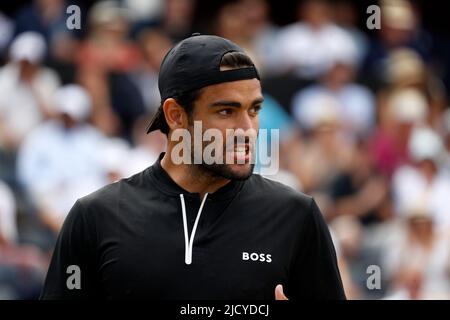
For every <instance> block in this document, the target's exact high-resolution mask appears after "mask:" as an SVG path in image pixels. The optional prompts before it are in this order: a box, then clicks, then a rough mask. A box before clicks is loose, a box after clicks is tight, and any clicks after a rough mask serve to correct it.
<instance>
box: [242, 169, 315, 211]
mask: <svg viewBox="0 0 450 320" xmlns="http://www.w3.org/2000/svg"><path fill="white" fill-rule="evenodd" d="M248 188H249V189H248V190H247V192H252V193H253V194H255V195H258V196H259V197H261V198H264V199H266V200H268V201H271V202H275V203H279V204H281V205H283V206H285V207H286V208H287V207H290V206H291V205H292V206H295V207H296V208H298V209H308V208H310V207H311V206H312V202H313V201H314V200H313V198H312V197H311V196H309V195H307V194H305V193H302V192H300V191H297V190H294V189H292V188H291V187H289V186H287V185H285V184H283V183H281V182H278V181H274V180H271V179H268V178H265V177H263V176H261V175H259V174H256V173H255V174H253V175H252V176H251V177H250V178H249V179H248Z"/></svg>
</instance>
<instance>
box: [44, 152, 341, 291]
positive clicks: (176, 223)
mask: <svg viewBox="0 0 450 320" xmlns="http://www.w3.org/2000/svg"><path fill="white" fill-rule="evenodd" d="M163 155H164V154H161V156H160V158H159V160H158V161H157V162H156V163H155V164H154V165H153V166H151V167H149V168H147V169H146V170H144V171H142V172H140V173H138V174H136V175H134V176H132V177H130V178H128V179H123V180H120V181H118V182H116V183H113V184H110V185H107V186H105V187H104V188H102V189H100V190H98V191H96V192H94V193H92V194H90V195H88V196H86V197H84V198H81V199H79V200H78V201H77V202H76V203H75V205H74V206H73V208H72V209H71V211H70V213H69V214H68V216H67V218H66V220H65V222H64V225H63V227H62V230H61V232H60V234H59V237H58V240H57V244H56V247H55V250H54V253H53V257H52V260H51V264H50V267H49V270H48V274H47V278H46V281H45V285H44V289H43V291H42V294H41V298H42V299H77V298H100V299H104V298H106V299H115V298H148V299H270V300H273V299H274V289H275V286H276V285H277V284H279V283H280V284H283V286H284V293H285V294H286V296H287V297H288V298H289V299H303V298H308V299H345V295H344V291H343V287H342V283H341V279H340V275H339V270H338V267H337V263H336V255H335V251H334V247H333V243H332V241H331V238H330V234H329V231H328V228H327V226H326V224H325V222H324V220H323V218H322V215H321V213H320V211H319V208H318V207H317V205H316V203H315V201H314V200H313V199H312V198H311V197H309V196H306V195H304V194H302V193H299V192H296V191H294V190H293V189H291V188H289V187H287V186H284V185H283V184H280V183H277V182H274V181H271V180H268V179H265V178H263V177H261V176H259V175H256V174H253V175H252V176H251V177H250V178H249V179H247V180H245V181H232V182H230V183H228V184H227V185H226V186H224V187H222V188H221V189H219V190H218V191H216V192H215V193H213V194H208V195H207V197H206V201H205V202H204V205H203V208H202V210H201V212H200V213H201V215H200V217H199V219H198V225H197V227H196V230H195V233H194V234H193V232H192V230H193V229H194V224H195V220H196V217H197V213H198V211H199V208H200V206H201V202H202V201H201V199H200V198H199V194H198V193H189V192H187V191H186V190H184V189H182V188H181V187H180V186H178V185H177V184H176V183H175V182H174V181H173V180H172V179H171V178H170V176H169V175H168V174H167V173H166V172H165V171H164V169H163V168H162V167H161V165H160V159H161V158H162V156H163ZM184 221H186V224H184ZM186 229H187V230H186ZM192 234H193V235H192ZM188 235H189V237H188ZM191 237H193V238H194V240H193V245H192V247H191V246H190V238H191ZM190 260H191V261H190ZM189 262H190V264H188V263H189ZM74 265H75V266H77V267H79V271H80V272H79V273H78V276H79V278H78V279H79V280H80V282H79V283H80V284H81V287H80V288H79V289H77V288H76V287H75V288H73V283H72V282H73V280H74V278H73V277H72V278H70V279H69V277H71V276H73V275H74V274H75V273H74V272H73V270H74V269H73V267H70V268H69V266H74ZM69 282H71V283H72V286H70V285H69V286H68V283H69ZM69 287H70V288H71V289H69Z"/></svg>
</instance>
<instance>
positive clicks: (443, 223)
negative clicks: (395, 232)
mask: <svg viewBox="0 0 450 320" xmlns="http://www.w3.org/2000/svg"><path fill="white" fill-rule="evenodd" d="M409 152H410V154H411V157H412V160H413V165H404V166H401V167H400V168H398V170H397V171H396V172H395V174H394V177H393V180H392V189H393V195H394V203H395V208H396V212H397V214H398V215H401V214H404V213H406V212H409V211H411V210H412V209H414V208H416V207H421V208H422V207H423V208H424V210H426V211H427V212H429V214H430V215H431V217H432V219H433V221H435V228H436V232H445V231H446V230H450V229H449V228H450V208H449V206H448V205H447V202H448V195H449V194H450V175H448V173H446V172H445V171H442V160H443V158H442V156H443V155H444V146H443V143H442V140H441V138H440V137H439V136H438V135H437V133H436V132H434V131H433V130H431V129H429V128H417V129H415V130H414V132H413V134H412V135H411V138H410V141H409Z"/></svg>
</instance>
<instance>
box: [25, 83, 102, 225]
mask: <svg viewBox="0 0 450 320" xmlns="http://www.w3.org/2000/svg"><path fill="white" fill-rule="evenodd" d="M54 107H55V111H56V112H57V114H58V118H57V119H55V120H49V121H46V122H44V123H43V124H41V125H40V126H38V127H37V128H36V129H34V130H33V131H32V132H30V134H29V135H28V136H27V138H26V140H25V141H24V143H23V144H22V146H21V147H20V150H19V153H18V164H17V170H18V171H17V175H18V178H19V180H20V182H21V183H22V184H23V185H24V187H25V189H26V190H27V191H28V193H29V194H30V196H31V198H32V200H33V202H34V203H36V205H37V206H38V209H39V211H40V213H41V214H42V218H43V220H44V222H46V223H47V224H48V225H50V227H51V228H52V229H53V230H54V231H55V232H57V231H58V230H59V228H60V226H61V225H62V222H63V220H64V218H65V215H66V213H67V212H68V211H69V209H70V207H71V205H72V203H73V201H75V200H76V199H77V198H79V197H81V196H83V195H86V194H88V193H90V192H92V191H94V190H96V189H97V188H99V187H101V186H103V185H104V184H105V183H106V182H107V180H106V177H105V173H104V170H103V169H102V166H101V163H100V161H99V156H98V152H99V150H100V148H101V146H102V145H103V143H104V140H105V138H104V136H103V134H101V133H100V131H99V130H98V129H96V128H95V127H93V126H92V125H90V124H88V123H86V120H87V118H88V117H89V115H90V112H91V100H90V97H89V95H88V94H87V91H86V90H85V89H83V88H82V87H80V86H78V85H67V86H64V87H62V88H61V89H59V90H58V91H57V92H56V94H55V99H54Z"/></svg>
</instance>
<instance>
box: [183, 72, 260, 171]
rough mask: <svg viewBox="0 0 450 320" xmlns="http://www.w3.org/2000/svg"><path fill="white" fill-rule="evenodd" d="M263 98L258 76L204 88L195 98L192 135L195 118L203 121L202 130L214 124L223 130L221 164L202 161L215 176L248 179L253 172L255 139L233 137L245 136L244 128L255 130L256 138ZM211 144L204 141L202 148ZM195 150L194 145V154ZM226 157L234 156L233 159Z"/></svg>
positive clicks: (191, 126) (206, 168)
mask: <svg viewBox="0 0 450 320" xmlns="http://www.w3.org/2000/svg"><path fill="white" fill-rule="evenodd" d="M262 101H263V96H262V93H261V85H260V82H259V80H257V79H250V80H239V81H232V82H225V83H220V84H216V85H211V86H208V87H205V88H203V89H202V92H201V94H200V97H199V98H198V99H197V100H196V101H195V106H194V111H193V114H192V121H191V123H190V128H189V130H190V131H191V135H192V137H193V139H194V127H193V125H194V122H195V121H201V124H202V132H205V131H206V130H208V129H212V128H214V129H217V130H218V131H220V133H221V135H222V138H223V150H222V152H223V153H222V154H223V161H222V164H217V163H213V164H206V163H205V162H204V161H203V162H202V164H201V165H200V166H201V167H202V169H203V170H206V171H208V172H209V173H210V174H212V175H214V176H220V177H223V178H226V179H237V180H243V179H247V178H248V177H249V176H250V175H251V174H252V172H253V167H254V163H251V161H250V159H251V157H252V155H251V153H250V151H251V150H254V146H252V145H251V142H252V139H249V138H248V136H247V137H246V138H242V139H235V138H234V137H235V136H241V137H243V136H244V135H243V134H242V132H253V133H254V135H253V138H254V139H253V142H256V134H257V132H258V129H259V119H258V112H259V110H260V108H261V104H262ZM227 129H233V130H234V131H236V130H237V132H235V133H234V134H233V133H232V132H230V130H228V132H227ZM227 143H228V145H227ZM209 144H211V142H210V141H203V143H202V152H203V149H204V148H205V147H206V146H207V145H209ZM194 152H195V150H194V149H192V156H194ZM227 158H228V160H230V159H232V160H233V161H232V163H229V161H227Z"/></svg>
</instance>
